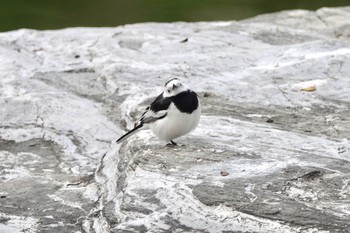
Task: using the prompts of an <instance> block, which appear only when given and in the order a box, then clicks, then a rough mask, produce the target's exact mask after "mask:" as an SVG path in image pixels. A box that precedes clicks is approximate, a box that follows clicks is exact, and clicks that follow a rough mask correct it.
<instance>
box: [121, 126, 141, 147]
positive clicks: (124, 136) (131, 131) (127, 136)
mask: <svg viewBox="0 0 350 233" xmlns="http://www.w3.org/2000/svg"><path fill="white" fill-rule="evenodd" d="M142 127H143V124H139V125H138V126H136V127H135V128H133V129H132V130H130V131H129V132H127V133H126V134H124V135H123V136H121V137H120V138H119V139H118V140H117V143H122V142H124V141H125V140H126V139H127V138H129V137H130V136H131V135H134V134H135V133H137V132H138V131H140V130H141V129H142Z"/></svg>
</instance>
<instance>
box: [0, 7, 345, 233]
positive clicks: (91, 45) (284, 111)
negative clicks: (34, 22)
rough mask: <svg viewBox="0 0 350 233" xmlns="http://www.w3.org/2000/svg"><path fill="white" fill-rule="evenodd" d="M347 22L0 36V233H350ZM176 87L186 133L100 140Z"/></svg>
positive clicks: (340, 14)
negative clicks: (187, 98) (171, 138)
mask: <svg viewBox="0 0 350 233" xmlns="http://www.w3.org/2000/svg"><path fill="white" fill-rule="evenodd" d="M349 19H350V8H349V7H344V8H322V9H320V10H318V11H315V12H311V11H304V10H295V11H286V12H279V13H274V14H268V15H261V16H257V17H255V18H251V19H247V20H243V21H239V22H233V21H232V22H202V23H181V22H179V23H170V24H155V23H145V24H136V25H127V26H123V27H117V28H71V29H64V30H58V31H34V30H18V31H13V32H7V33H1V34H0V77H1V79H0V106H1V109H0V232H1V233H4V232H27V233H31V232H98V233H100V232H125V233H126V232H279V233H280V232H307V233H311V232H332V233H333V232H350V230H349V229H350V217H349V216H350V144H349V139H350V117H349V116H350V91H349V90H350V21H349ZM173 77H179V78H181V79H183V81H185V82H186V83H188V84H189V85H190V86H191V87H192V88H193V89H194V90H195V91H197V92H198V93H199V95H200V97H201V101H202V104H203V116H202V118H201V122H200V125H199V127H198V128H197V129H196V130H195V131H194V132H193V133H191V134H190V135H189V136H186V137H182V138H180V139H178V140H177V142H179V143H184V144H186V146H180V147H165V146H164V145H165V143H164V142H160V141H158V140H157V139H155V137H154V136H153V135H152V134H151V133H150V132H148V131H143V132H140V133H139V134H137V135H135V136H133V137H131V138H130V139H129V140H128V141H127V142H125V143H123V144H122V145H117V144H115V142H114V141H115V140H116V139H117V138H118V136H120V135H121V134H122V133H123V132H124V131H125V130H126V128H130V127H131V126H132V124H133V121H134V120H135V119H136V118H137V116H138V115H139V114H140V112H141V111H142V110H143V108H144V107H145V106H146V105H147V104H148V103H150V101H151V100H152V98H154V97H155V96H156V95H157V94H159V93H160V92H161V90H162V86H163V84H164V82H165V81H166V80H167V79H169V78H173Z"/></svg>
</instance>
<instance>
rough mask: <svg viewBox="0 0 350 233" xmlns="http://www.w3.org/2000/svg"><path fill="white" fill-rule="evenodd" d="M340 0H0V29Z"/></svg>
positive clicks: (245, 12) (217, 14)
mask: <svg viewBox="0 0 350 233" xmlns="http://www.w3.org/2000/svg"><path fill="white" fill-rule="evenodd" d="M346 5H350V1H349V0H291V1H276V0H99V1H97V0H1V1H0V31H9V30H14V29H18V28H34V29H57V28H65V27H77V26H84V27H113V26H118V25H122V24H130V23H138V22H173V21H190V22H194V21H213V20H240V19H244V18H248V17H252V16H255V15H258V14H262V13H269V12H275V11H280V10H287V9H309V10H316V9H318V8H321V7H334V6H346Z"/></svg>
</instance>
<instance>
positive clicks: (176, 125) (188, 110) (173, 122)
mask: <svg viewBox="0 0 350 233" xmlns="http://www.w3.org/2000/svg"><path fill="white" fill-rule="evenodd" d="M200 115H201V104H200V101H199V98H198V95H197V94H196V93H195V92H194V91H192V90H191V89H190V88H189V87H188V86H187V85H186V84H184V83H182V82H181V81H180V80H179V79H177V78H174V79H171V80H169V81H167V82H166V83H165V87H164V91H163V92H162V93H161V94H160V95H159V96H158V97H157V98H156V99H155V100H154V101H153V102H152V103H151V104H150V105H149V106H148V107H147V108H146V110H145V111H144V113H143V114H142V116H141V118H140V119H139V120H138V122H137V123H136V124H135V126H134V128H133V129H132V130H130V131H129V132H127V133H126V134H124V135H123V136H121V137H120V138H119V139H118V140H117V143H121V142H123V141H124V140H126V139H127V138H129V137H130V136H131V135H133V134H134V133H136V132H138V131H140V130H143V129H150V130H151V131H152V132H153V133H154V134H155V135H156V136H157V137H158V138H159V139H160V140H164V141H167V142H171V145H177V144H176V143H175V142H174V141H173V139H175V138H178V137H181V136H183V135H185V134H188V133H189V132H191V131H192V130H194V129H195V128H196V127H197V125H198V123H199V118H200Z"/></svg>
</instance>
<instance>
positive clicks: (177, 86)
mask: <svg viewBox="0 0 350 233" xmlns="http://www.w3.org/2000/svg"><path fill="white" fill-rule="evenodd" d="M188 89H189V88H188V87H187V85H185V84H184V83H182V82H181V81H180V80H179V79H177V78H174V79H171V80H169V81H167V82H166V83H165V87H164V93H163V96H164V97H171V96H175V95H177V94H179V93H181V92H184V91H187V90H188Z"/></svg>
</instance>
